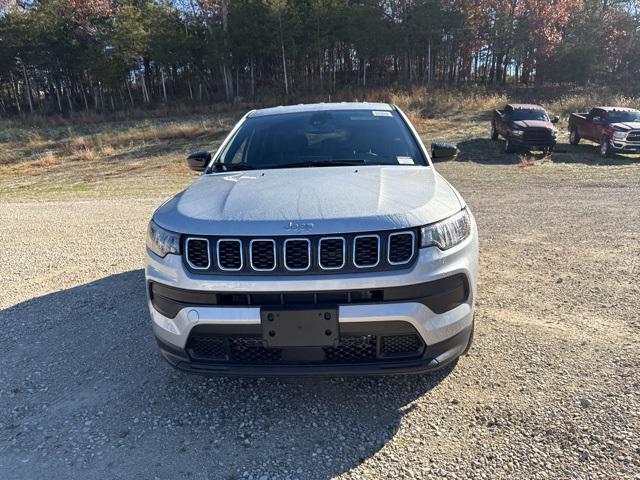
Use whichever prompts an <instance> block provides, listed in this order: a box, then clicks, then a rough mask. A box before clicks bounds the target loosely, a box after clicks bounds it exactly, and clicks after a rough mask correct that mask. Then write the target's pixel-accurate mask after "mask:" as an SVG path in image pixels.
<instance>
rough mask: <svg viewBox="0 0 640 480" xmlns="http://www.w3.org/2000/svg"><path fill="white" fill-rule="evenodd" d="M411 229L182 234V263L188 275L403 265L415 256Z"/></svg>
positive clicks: (310, 271)
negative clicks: (324, 233)
mask: <svg viewBox="0 0 640 480" xmlns="http://www.w3.org/2000/svg"><path fill="white" fill-rule="evenodd" d="M417 245H418V235H417V231H414V230H400V231H386V232H376V233H364V234H360V233H353V234H345V235H339V236H338V235H332V236H321V235H310V236H302V237H300V236H297V237H286V236H278V237H272V238H261V237H256V238H252V237H237V238H226V237H225V238H218V237H215V236H207V237H204V236H197V237H195V236H194V237H188V236H186V237H185V238H184V241H183V248H184V255H183V259H184V263H185V265H186V266H187V268H188V269H189V270H190V271H192V272H193V273H201V274H203V273H209V274H242V275H257V274H263V275H264V274H269V273H273V274H278V275H301V274H332V273H341V272H357V271H383V270H394V269H400V268H407V267H408V266H410V265H411V264H412V263H413V262H414V261H415V260H416V258H417V251H418V247H417Z"/></svg>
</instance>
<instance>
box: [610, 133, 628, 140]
mask: <svg viewBox="0 0 640 480" xmlns="http://www.w3.org/2000/svg"><path fill="white" fill-rule="evenodd" d="M627 133H628V132H613V139H614V140H626V139H627Z"/></svg>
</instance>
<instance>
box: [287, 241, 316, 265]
mask: <svg viewBox="0 0 640 480" xmlns="http://www.w3.org/2000/svg"><path fill="white" fill-rule="evenodd" d="M284 266H285V267H286V268H287V270H291V271H295V270H298V271H302V270H308V269H309V267H311V241H310V240H309V239H308V238H287V239H286V240H285V241H284Z"/></svg>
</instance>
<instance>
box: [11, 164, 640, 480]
mask: <svg viewBox="0 0 640 480" xmlns="http://www.w3.org/2000/svg"><path fill="white" fill-rule="evenodd" d="M440 168H441V171H443V172H444V173H445V175H446V176H447V177H448V178H449V179H450V180H451V181H452V183H453V184H454V185H455V186H456V187H458V188H459V189H460V190H461V192H462V193H463V195H464V196H465V198H466V199H467V201H468V202H469V203H470V205H471V207H472V208H473V210H474V212H475V214H476V217H477V220H478V225H479V229H480V235H481V273H480V284H479V305H478V314H477V334H476V343H475V346H474V348H473V349H472V352H471V354H470V355H469V356H467V357H465V358H463V359H462V360H460V362H459V363H458V365H457V366H456V367H455V368H453V369H448V370H444V371H441V372H440V373H438V374H437V375H434V376H413V377H388V378H347V379H341V378H336V379H299V378H283V379H206V378H201V377H193V376H187V375H184V374H181V373H178V372H176V371H173V370H172V369H171V368H170V367H168V366H167V365H165V364H164V363H163V361H162V360H161V359H160V358H159V355H158V354H157V350H156V346H155V344H154V341H153V338H152V334H151V328H150V324H149V320H148V314H147V311H146V305H145V301H144V290H143V289H144V287H143V272H142V270H141V267H142V260H143V256H142V250H143V242H144V232H145V228H146V222H147V220H148V218H149V216H150V214H151V212H152V210H153V208H154V207H155V206H157V205H158V204H159V203H160V201H161V199H160V198H112V197H109V196H106V197H105V198H103V199H91V200H78V201H26V200H25V201H24V202H18V201H13V200H12V201H11V202H4V203H3V204H2V205H0V225H1V227H0V242H1V245H2V250H1V251H0V262H1V265H2V275H1V277H0V308H2V309H3V310H1V311H0V327H1V328H2V334H1V335H0V365H1V369H0V400H1V401H0V478H1V479H3V480H12V479H35V478H47V479H69V478H79V479H94V478H95V479H112V478H113V479H116V478H117V479H120V478H122V479H125V478H126V479H131V478H136V479H137V478H140V479H155V478H158V479H182V478H192V479H205V478H206V479H245V478H246V479H249V478H251V479H261V480H262V479H276V478H291V479H327V478H331V477H335V476H342V477H343V478H353V479H366V478H394V479H395V478H450V479H453V478H458V479H463V478H478V479H479V478H482V479H494V478H522V479H534V478H584V479H587V478H612V479H614V478H615V479H620V478H632V479H638V478H640V313H639V312H640V287H639V285H640V283H639V282H638V278H639V277H640V213H639V212H640V168H638V167H636V166H629V167H626V168H619V169H618V168H616V167H606V166H601V167H598V166H583V165H579V166H556V165H541V166H536V167H531V168H526V169H520V168H518V167H516V166H513V165H478V164H473V163H466V162H464V163H463V162H456V163H449V164H445V165H443V166H442V167H440ZM169 193H170V192H167V195H168V194H169Z"/></svg>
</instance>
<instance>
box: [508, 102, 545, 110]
mask: <svg viewBox="0 0 640 480" xmlns="http://www.w3.org/2000/svg"><path fill="white" fill-rule="evenodd" d="M507 107H511V108H513V109H514V110H544V107H542V106H540V105H535V104H533V103H508V104H507Z"/></svg>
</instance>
